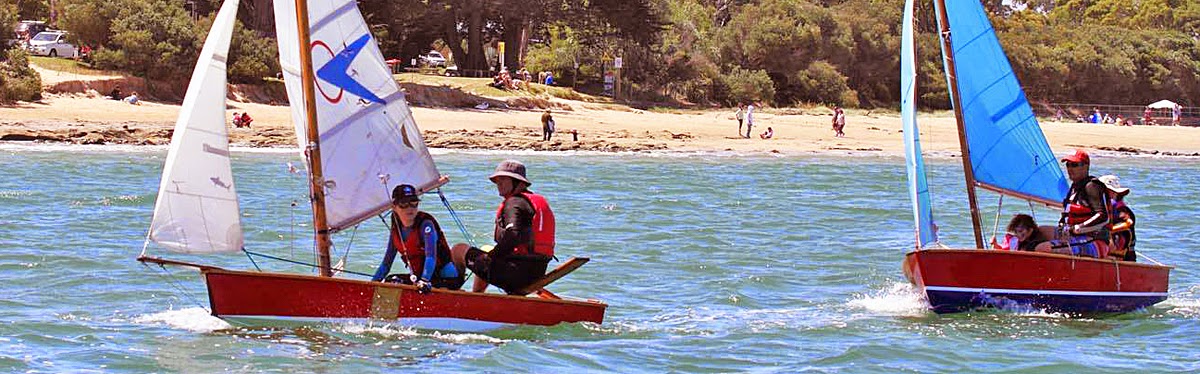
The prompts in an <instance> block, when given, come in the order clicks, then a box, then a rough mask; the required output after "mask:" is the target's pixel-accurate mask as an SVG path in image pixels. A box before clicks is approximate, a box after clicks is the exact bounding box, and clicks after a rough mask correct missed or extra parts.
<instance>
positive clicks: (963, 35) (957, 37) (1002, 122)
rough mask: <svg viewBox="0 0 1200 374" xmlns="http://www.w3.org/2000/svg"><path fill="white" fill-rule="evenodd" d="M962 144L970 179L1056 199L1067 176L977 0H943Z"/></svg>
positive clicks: (1062, 190)
mask: <svg viewBox="0 0 1200 374" xmlns="http://www.w3.org/2000/svg"><path fill="white" fill-rule="evenodd" d="M946 14H947V19H948V21H949V23H950V33H951V37H950V41H951V46H952V49H953V51H954V60H955V66H956V69H957V74H958V90H959V96H960V100H961V101H962V102H961V103H954V104H955V105H960V104H961V110H962V116H963V121H964V123H965V126H964V127H965V136H966V138H967V146H968V147H969V148H968V149H970V152H971V168H972V170H973V171H974V172H975V180H976V181H977V182H979V183H982V184H986V185H989V186H992V187H996V188H999V189H1002V190H1007V191H1009V192H1015V193H1016V194H1023V195H1027V196H1030V197H1034V198H1038V199H1041V200H1044V201H1049V202H1054V201H1061V200H1062V199H1063V197H1065V196H1066V194H1067V179H1066V177H1065V176H1064V175H1063V171H1062V169H1061V168H1060V167H1059V165H1058V160H1057V158H1055V157H1054V153H1053V152H1051V150H1050V145H1049V144H1048V143H1047V142H1046V136H1045V134H1043V133H1042V128H1041V127H1040V126H1039V125H1038V122H1037V119H1036V118H1035V117H1034V115H1033V108H1031V107H1030V106H1029V101H1028V100H1026V98H1025V91H1024V90H1022V89H1021V84H1020V82H1018V81H1017V77H1016V75H1015V74H1013V70H1012V65H1010V64H1009V62H1008V56H1006V55H1005V54H1004V50H1003V49H1002V48H1001V47H1000V40H999V39H998V38H997V37H996V32H995V30H994V29H993V28H992V24H991V22H990V21H988V18H987V13H986V12H985V11H984V9H983V5H981V4H980V2H979V1H947V2H946Z"/></svg>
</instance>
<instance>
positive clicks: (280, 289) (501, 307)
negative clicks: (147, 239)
mask: <svg viewBox="0 0 1200 374" xmlns="http://www.w3.org/2000/svg"><path fill="white" fill-rule="evenodd" d="M201 271H202V272H203V274H204V279H205V283H206V284H207V286H208V295H209V302H210V304H211V306H212V314H213V315H214V316H216V317H219V318H221V319H224V320H226V321H229V322H230V323H233V324H238V325H262V324H264V323H265V324H270V325H288V324H299V325H303V324H311V323H314V322H335V323H336V322H352V321H364V322H365V321H384V322H393V323H396V324H398V325H402V326H408V327H414V328H421V329H433V330H449V331H468V332H481V331H489V330H494V329H498V328H503V327H506V326H513V325H539V326H551V325H556V324H559V323H570V322H593V323H601V322H602V321H603V320H604V311H605V309H606V308H607V307H608V306H607V305H605V304H604V303H601V302H599V301H595V300H587V301H577V300H565V299H556V298H553V297H552V296H546V297H525V296H510V295H500V294H488V293H473V292H463V291H448V290H442V289H436V288H435V289H433V292H431V293H429V294H421V293H418V292H417V290H416V288H415V287H413V286H410V285H402V284H392V283H379V282H367V281H359V280H350V279H339V278H329V277H318V276H309V275H298V274H281V273H260V272H245V271H231V270H225V269H220V268H212V267H206V268H203V269H201Z"/></svg>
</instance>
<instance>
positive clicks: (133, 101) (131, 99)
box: [125, 91, 142, 105]
mask: <svg viewBox="0 0 1200 374" xmlns="http://www.w3.org/2000/svg"><path fill="white" fill-rule="evenodd" d="M125 102H126V103H129V104H130V105H142V100H141V99H139V98H138V93H137V91H133V93H132V94H130V95H129V96H127V97H125Z"/></svg>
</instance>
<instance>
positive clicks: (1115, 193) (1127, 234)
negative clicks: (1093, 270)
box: [1097, 175, 1137, 261]
mask: <svg viewBox="0 0 1200 374" xmlns="http://www.w3.org/2000/svg"><path fill="white" fill-rule="evenodd" d="M1097 179H1100V182H1101V183H1104V186H1105V187H1108V196H1109V201H1110V202H1111V203H1112V205H1111V208H1110V209H1109V211H1110V212H1112V223H1111V225H1110V226H1109V232H1110V233H1111V234H1110V235H1111V241H1112V245H1111V246H1110V247H1109V250H1108V257H1109V258H1112V259H1116V260H1121V261H1137V253H1136V252H1135V251H1134V245H1135V244H1137V234H1136V233H1135V232H1134V229H1133V226H1134V224H1135V223H1136V221H1137V218H1136V217H1135V216H1134V215H1133V210H1132V209H1129V206H1128V205H1125V195H1128V194H1129V189H1128V188H1123V187H1121V179H1120V178H1118V177H1117V176H1116V175H1105V176H1102V177H1100V178H1097Z"/></svg>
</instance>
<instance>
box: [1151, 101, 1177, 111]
mask: <svg viewBox="0 0 1200 374" xmlns="http://www.w3.org/2000/svg"><path fill="white" fill-rule="evenodd" d="M1176 105H1179V104H1175V102H1174V101H1171V100H1159V101H1155V102H1154V103H1153V104H1150V105H1147V106H1146V107H1147V108H1150V109H1172V108H1175V106H1176Z"/></svg>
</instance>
